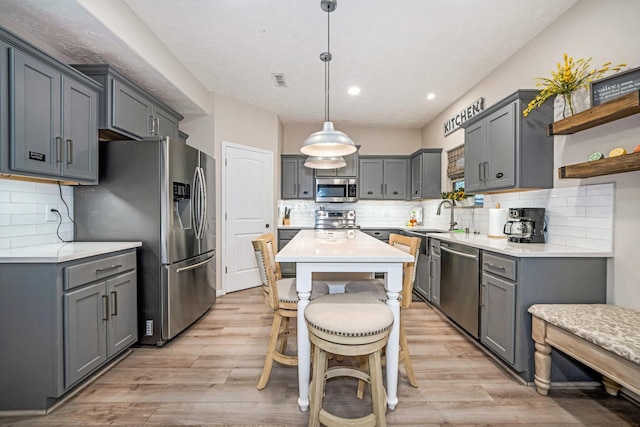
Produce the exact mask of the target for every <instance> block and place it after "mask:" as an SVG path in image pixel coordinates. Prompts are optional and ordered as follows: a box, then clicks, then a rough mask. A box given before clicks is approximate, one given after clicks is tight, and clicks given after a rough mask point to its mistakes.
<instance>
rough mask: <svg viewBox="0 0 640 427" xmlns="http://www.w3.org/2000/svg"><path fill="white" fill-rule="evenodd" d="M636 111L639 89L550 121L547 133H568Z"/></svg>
mask: <svg viewBox="0 0 640 427" xmlns="http://www.w3.org/2000/svg"><path fill="white" fill-rule="evenodd" d="M638 113H640V91H635V92H631V93H628V94H626V95H624V96H621V97H620V98H617V99H614V100H613V101H609V102H605V103H604V104H600V105H596V106H595V107H593V108H590V109H588V110H586V111H583V112H581V113H577V114H574V115H573V116H571V117H567V118H566V119H562V120H559V121H557V122H555V123H551V124H550V125H549V127H548V128H547V134H548V135H549V136H551V135H570V134H572V133H576V132H580V131H583V130H586V129H590V128H592V127H595V126H599V125H603V124H605V123H609V122H613V121H615V120H618V119H622V118H624V117H628V116H632V115H634V114H638Z"/></svg>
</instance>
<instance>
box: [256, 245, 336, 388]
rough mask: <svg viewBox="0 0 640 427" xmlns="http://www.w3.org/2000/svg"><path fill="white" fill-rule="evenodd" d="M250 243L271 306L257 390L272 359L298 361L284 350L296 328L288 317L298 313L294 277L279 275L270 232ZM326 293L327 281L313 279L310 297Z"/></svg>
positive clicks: (291, 363) (294, 363)
mask: <svg viewBox="0 0 640 427" xmlns="http://www.w3.org/2000/svg"><path fill="white" fill-rule="evenodd" d="M251 243H252V244H253V250H254V253H255V256H256V261H257V263H258V271H259V272H260V280H261V281H262V289H263V291H264V298H265V303H266V304H267V306H268V307H269V308H271V310H273V322H272V324H271V334H270V336H269V344H268V345H267V354H266V357H265V361H264V368H263V369H262V375H261V376H260V380H259V381H258V390H262V389H263V388H265V387H266V386H267V382H268V381H269V377H270V376H271V369H272V368H273V362H274V361H276V362H278V363H281V364H283V365H286V366H297V365H298V356H297V355H295V354H287V353H286V348H287V337H288V336H289V335H290V334H291V332H292V331H293V332H295V328H294V327H290V325H289V319H291V318H294V319H295V318H296V317H297V314H298V292H297V291H296V279H295V278H284V279H283V278H282V272H281V270H280V263H278V262H276V253H277V250H276V245H275V239H274V236H273V233H266V234H263V235H261V236H259V237H258V238H256V239H255V240H253V241H252V242H251ZM328 293H329V286H328V285H327V284H326V283H324V282H321V281H316V280H314V281H313V286H312V290H311V298H310V299H311V300H313V299H315V298H317V297H318V296H322V295H327V294H328ZM294 342H295V341H294Z"/></svg>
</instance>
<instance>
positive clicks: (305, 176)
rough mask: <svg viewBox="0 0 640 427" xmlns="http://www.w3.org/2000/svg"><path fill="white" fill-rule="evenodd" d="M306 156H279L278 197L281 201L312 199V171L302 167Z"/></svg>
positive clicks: (313, 193)
mask: <svg viewBox="0 0 640 427" xmlns="http://www.w3.org/2000/svg"><path fill="white" fill-rule="evenodd" d="M306 159H307V156H299V155H287V154H283V155H282V156H280V165H281V167H280V168H281V171H280V172H281V173H280V196H281V198H282V199H313V198H314V197H315V191H314V178H313V169H310V168H308V167H306V166H305V165H304V162H305V160H306Z"/></svg>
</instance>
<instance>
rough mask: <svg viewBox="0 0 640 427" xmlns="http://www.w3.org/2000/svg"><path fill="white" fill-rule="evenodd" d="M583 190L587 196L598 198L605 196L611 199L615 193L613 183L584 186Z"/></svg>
mask: <svg viewBox="0 0 640 427" xmlns="http://www.w3.org/2000/svg"><path fill="white" fill-rule="evenodd" d="M584 188H585V190H586V192H587V195H589V196H599V195H604V194H607V195H610V196H612V197H613V195H614V194H615V191H616V186H615V184H614V183H609V184H594V185H586V186H584Z"/></svg>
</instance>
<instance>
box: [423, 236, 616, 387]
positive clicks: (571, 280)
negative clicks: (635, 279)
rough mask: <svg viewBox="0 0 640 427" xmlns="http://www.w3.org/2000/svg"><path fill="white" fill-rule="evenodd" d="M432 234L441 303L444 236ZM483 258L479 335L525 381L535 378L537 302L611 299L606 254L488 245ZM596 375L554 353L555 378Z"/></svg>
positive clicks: (435, 292)
mask: <svg viewBox="0 0 640 427" xmlns="http://www.w3.org/2000/svg"><path fill="white" fill-rule="evenodd" d="M430 240H431V242H432V244H431V261H432V264H431V270H432V276H431V277H432V282H431V302H432V303H433V304H434V305H438V303H439V300H440V298H439V297H440V287H441V285H440V284H439V280H438V278H437V276H438V275H439V272H438V269H439V268H440V262H441V259H440V257H439V250H438V249H437V245H438V244H439V239H435V238H431V239H430ZM479 259H480V260H481V261H480V262H481V270H480V273H479V276H480V279H481V280H480V289H479V292H480V299H479V302H478V316H479V320H480V325H479V326H480V327H479V330H480V334H479V341H480V343H481V344H482V345H483V346H484V347H485V348H487V349H488V350H490V351H491V352H492V353H494V354H495V355H497V356H498V358H499V359H501V360H502V361H503V362H504V363H505V366H506V367H508V368H509V369H510V370H512V371H513V372H514V373H515V374H516V375H518V376H519V377H521V378H522V379H523V380H524V381H527V382H531V381H533V375H534V353H535V346H534V342H533V340H532V339H531V315H530V314H529V313H528V312H527V309H528V308H529V307H530V306H531V305H532V304H603V303H605V302H606V276H607V259H606V258H593V257H582V258H580V257H564V256H558V257H514V256H508V255H504V254H500V253H495V252H492V251H488V250H482V251H481V254H480V257H479ZM445 314H446V313H445ZM592 375H593V373H592V372H591V371H590V370H588V369H585V367H584V366H582V365H580V364H579V363H576V362H575V361H573V360H572V359H571V358H570V357H568V356H565V355H563V354H560V353H557V352H556V353H554V354H553V355H552V370H551V379H552V381H567V380H568V381H592V380H593V377H592Z"/></svg>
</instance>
